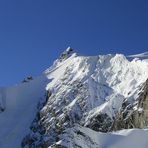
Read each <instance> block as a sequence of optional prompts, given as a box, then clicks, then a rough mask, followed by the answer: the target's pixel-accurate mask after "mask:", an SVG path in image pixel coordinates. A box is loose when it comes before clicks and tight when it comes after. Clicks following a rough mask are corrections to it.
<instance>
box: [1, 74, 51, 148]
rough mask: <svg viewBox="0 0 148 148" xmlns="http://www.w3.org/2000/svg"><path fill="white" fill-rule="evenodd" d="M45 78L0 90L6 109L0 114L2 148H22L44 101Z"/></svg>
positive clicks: (2, 103) (47, 81) (2, 102)
mask: <svg viewBox="0 0 148 148" xmlns="http://www.w3.org/2000/svg"><path fill="white" fill-rule="evenodd" d="M47 83H49V80H47V78H45V77H44V76H40V77H37V78H35V79H34V80H32V81H30V82H27V83H22V84H19V85H16V86H13V87H7V88H0V100H1V105H2V107H3V108H4V109H5V110H4V111H3V112H2V113H0V147H1V148H10V147H15V148H20V147H21V141H22V139H23V137H24V136H25V135H26V134H27V133H28V132H29V127H30V125H31V122H32V121H33V119H34V117H35V115H36V112H37V104H38V103H39V101H40V100H41V99H44V97H45V96H44V95H45V94H46V89H45V88H46V84H47Z"/></svg>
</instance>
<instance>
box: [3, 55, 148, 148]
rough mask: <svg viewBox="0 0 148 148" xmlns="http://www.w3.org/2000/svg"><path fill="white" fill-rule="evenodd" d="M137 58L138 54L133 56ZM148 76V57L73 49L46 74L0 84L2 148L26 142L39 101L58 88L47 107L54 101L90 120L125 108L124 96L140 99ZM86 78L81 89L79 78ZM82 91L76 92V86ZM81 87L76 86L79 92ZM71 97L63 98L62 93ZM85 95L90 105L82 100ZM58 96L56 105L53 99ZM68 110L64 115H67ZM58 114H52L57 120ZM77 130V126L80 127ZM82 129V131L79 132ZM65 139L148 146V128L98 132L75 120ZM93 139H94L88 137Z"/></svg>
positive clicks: (93, 147)
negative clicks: (81, 53)
mask: <svg viewBox="0 0 148 148" xmlns="http://www.w3.org/2000/svg"><path fill="white" fill-rule="evenodd" d="M131 58H132V59H131ZM147 78H148V60H147V59H146V58H144V59H142V58H137V56H136V58H135V57H134V56H132V57H131V56H130V60H129V57H126V56H124V55H122V54H116V55H110V54H109V55H100V56H77V54H76V53H73V54H72V55H70V56H69V57H67V58H66V59H64V60H59V59H58V60H56V61H55V62H54V64H53V66H51V67H50V68H48V69H47V70H46V71H45V72H44V73H43V74H42V75H41V76H39V77H37V78H34V79H33V80H31V81H29V82H27V83H21V84H18V85H16V86H12V87H6V88H0V109H1V108H2V109H4V111H2V112H1V113H0V148H12V147H14V148H20V147H21V142H22V139H23V138H24V136H25V135H27V134H28V133H29V132H30V129H29V127H30V125H31V123H32V121H33V119H34V118H35V115H36V112H37V105H38V103H39V102H40V101H41V100H42V99H44V98H45V94H46V91H47V90H50V91H51V92H52V96H54V97H53V98H52V99H54V101H53V100H52V99H51V100H50V98H49V100H48V102H47V104H46V105H45V106H44V108H43V110H45V109H46V108H47V107H52V108H54V109H55V110H56V111H60V110H62V109H63V110H64V109H66V110H67V111H68V112H69V113H70V115H71V118H73V120H75V119H74V118H75V117H74V116H73V115H74V113H77V114H78V116H80V118H81V121H80V122H81V123H83V125H84V126H87V125H88V124H89V123H90V122H91V120H92V119H93V117H94V116H95V115H96V114H99V113H100V112H101V113H106V114H107V115H108V116H109V117H110V118H111V119H112V118H113V117H114V115H115V114H116V113H117V112H118V111H119V109H120V107H121V105H122V102H123V100H124V99H125V98H126V99H128V100H129V101H131V102H134V101H136V99H137V97H138V93H139V89H140V87H141V86H142V85H143V83H144V82H145V81H146V80H147ZM78 82H79V85H80V83H81V84H83V86H84V88H82V90H79V88H77V86H76V85H75V84H78ZM76 89H77V92H79V91H82V92H81V94H78V95H73V90H76ZM74 93H75V92H74ZM62 97H63V98H70V99H69V100H68V103H66V104H64V105H63V104H62V103H61V102H60V101H61V98H62ZM82 98H84V100H83V102H84V104H83V105H84V109H85V110H83V111H81V109H80V108H81V107H80V106H78V102H79V99H82ZM50 101H51V102H53V103H52V104H51V106H48V104H49V103H51V102H50ZM66 101H67V100H66ZM63 116H64V113H63V112H61V113H60V114H59V115H58V119H59V120H60V119H61V120H62V118H63ZM52 119H53V118H52V117H51V116H48V121H49V123H50V122H51V125H52ZM76 131H77V132H76ZM78 131H79V132H78ZM61 139H63V140H60V141H59V143H60V144H61V145H63V146H67V147H68V148H73V145H72V143H74V142H75V143H76V144H78V145H79V146H81V147H82V148H125V147H126V148H130V147H133V148H147V147H148V141H147V139H148V131H147V130H137V129H133V130H123V131H119V132H114V133H101V132H95V131H93V130H91V129H89V128H85V127H82V126H79V125H75V126H74V127H73V128H68V129H66V131H65V134H64V135H61ZM88 139H89V140H88Z"/></svg>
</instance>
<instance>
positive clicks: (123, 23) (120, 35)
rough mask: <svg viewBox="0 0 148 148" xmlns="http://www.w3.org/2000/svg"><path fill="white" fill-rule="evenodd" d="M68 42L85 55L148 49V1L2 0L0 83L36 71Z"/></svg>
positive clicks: (0, 17) (56, 54) (48, 62)
mask: <svg viewBox="0 0 148 148" xmlns="http://www.w3.org/2000/svg"><path fill="white" fill-rule="evenodd" d="M68 46H71V47H72V48H74V49H76V51H77V52H78V53H79V54H83V55H95V54H106V53H116V52H118V53H124V54H135V53H140V52H145V51H148V50H147V49H148V1H147V0H1V1H0V69H1V70H0V85H1V86H3V85H10V84H15V83H17V82H19V81H21V80H22V79H23V78H24V77H26V76H27V75H34V76H36V75H39V74H40V73H41V72H42V71H43V70H45V69H46V68H47V67H48V66H49V65H51V64H52V62H53V60H54V59H56V58H57V57H58V56H59V54H60V53H61V52H62V51H63V50H64V49H65V48H66V47H68Z"/></svg>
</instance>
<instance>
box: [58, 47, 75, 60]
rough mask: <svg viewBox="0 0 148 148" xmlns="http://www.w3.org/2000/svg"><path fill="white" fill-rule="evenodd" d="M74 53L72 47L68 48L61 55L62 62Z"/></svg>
mask: <svg viewBox="0 0 148 148" xmlns="http://www.w3.org/2000/svg"><path fill="white" fill-rule="evenodd" d="M73 53H74V49H73V48H71V47H68V48H67V49H66V50H65V51H64V52H63V53H62V54H61V55H60V58H59V59H60V62H62V61H63V60H66V59H67V58H69V57H70V56H71V55H72V54H73Z"/></svg>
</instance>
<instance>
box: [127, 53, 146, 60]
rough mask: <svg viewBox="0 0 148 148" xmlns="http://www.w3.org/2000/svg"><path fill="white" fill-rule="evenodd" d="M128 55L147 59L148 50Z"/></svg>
mask: <svg viewBox="0 0 148 148" xmlns="http://www.w3.org/2000/svg"><path fill="white" fill-rule="evenodd" d="M128 57H130V58H143V59H144V58H145V59H148V52H144V53H140V54H136V55H129V56H128Z"/></svg>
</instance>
